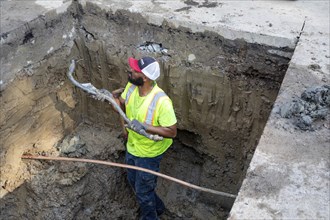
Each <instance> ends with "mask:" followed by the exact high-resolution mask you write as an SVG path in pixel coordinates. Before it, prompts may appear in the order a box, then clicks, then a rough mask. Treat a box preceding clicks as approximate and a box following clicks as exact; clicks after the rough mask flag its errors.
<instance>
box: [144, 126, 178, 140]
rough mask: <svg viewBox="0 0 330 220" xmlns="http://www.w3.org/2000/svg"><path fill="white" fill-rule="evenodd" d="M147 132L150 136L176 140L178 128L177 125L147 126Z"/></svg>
mask: <svg viewBox="0 0 330 220" xmlns="http://www.w3.org/2000/svg"><path fill="white" fill-rule="evenodd" d="M146 132H148V133H150V134H158V135H160V136H163V137H165V138H175V137H176V133H177V128H176V124H174V125H172V126H169V127H161V126H151V125H147V126H146Z"/></svg>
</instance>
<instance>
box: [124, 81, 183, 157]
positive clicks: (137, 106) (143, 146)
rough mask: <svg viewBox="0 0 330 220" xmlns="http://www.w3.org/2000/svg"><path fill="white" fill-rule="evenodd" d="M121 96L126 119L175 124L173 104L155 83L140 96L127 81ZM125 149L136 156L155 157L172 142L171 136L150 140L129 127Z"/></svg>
mask: <svg viewBox="0 0 330 220" xmlns="http://www.w3.org/2000/svg"><path fill="white" fill-rule="evenodd" d="M121 97H122V98H123V99H124V100H125V106H126V115H127V117H128V119H130V120H133V119H136V120H138V121H140V122H143V123H146V124H148V125H153V126H162V127H168V126H172V125H174V124H176V122H177V120H176V117H175V113H174V109H173V104H172V101H171V99H170V98H169V97H168V96H167V95H166V94H165V92H164V91H163V90H162V89H161V88H159V87H158V85H157V84H156V83H155V85H154V88H153V89H152V90H151V91H150V93H149V94H148V95H146V96H144V97H140V95H139V91H138V87H137V86H135V85H133V84H131V83H128V84H127V85H126V88H125V90H124V92H123V93H122V95H121ZM128 132H129V135H128V140H127V151H128V152H129V153H130V154H132V155H134V156H137V157H156V156H159V155H161V154H163V153H164V152H165V151H166V150H167V149H168V148H169V147H170V146H171V144H172V142H173V140H172V139H171V138H164V139H163V140H162V141H153V140H150V139H148V138H146V137H144V136H142V135H140V134H138V133H136V132H134V131H132V130H130V129H128Z"/></svg>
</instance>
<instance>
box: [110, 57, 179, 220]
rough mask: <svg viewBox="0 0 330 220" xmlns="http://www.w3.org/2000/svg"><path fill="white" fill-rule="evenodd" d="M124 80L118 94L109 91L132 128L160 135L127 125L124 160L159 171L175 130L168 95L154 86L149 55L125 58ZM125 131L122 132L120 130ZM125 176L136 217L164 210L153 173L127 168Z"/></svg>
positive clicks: (152, 215)
mask: <svg viewBox="0 0 330 220" xmlns="http://www.w3.org/2000/svg"><path fill="white" fill-rule="evenodd" d="M128 63H129V66H130V70H131V71H129V73H128V83H127V85H126V87H125V90H124V92H123V93H122V94H121V95H120V96H116V94H113V95H114V97H115V99H116V102H117V103H118V104H119V105H120V106H121V108H122V109H123V111H125V113H126V115H127V117H128V119H130V120H131V122H132V126H133V129H137V130H138V131H139V130H145V131H146V132H147V133H150V134H157V135H160V136H163V137H164V139H163V140H161V141H153V140H150V139H148V138H146V137H145V136H142V135H140V134H138V133H136V132H134V131H133V130H131V129H127V130H125V132H128V136H127V137H128V139H127V143H126V147H127V149H126V158H125V160H126V163H127V164H129V165H133V166H138V167H142V168H146V169H150V170H153V171H157V172H158V171H159V165H160V161H161V159H162V157H163V155H164V152H165V151H166V150H167V149H168V148H169V147H170V146H171V144H172V142H173V140H172V138H174V137H175V136H176V133H177V128H176V123H177V120H176V116H175V113H174V109H173V105H172V101H171V99H170V98H169V97H168V96H167V95H166V94H165V92H164V91H163V90H162V89H161V88H159V87H158V85H157V83H156V81H155V80H156V79H158V77H159V76H160V68H159V63H158V62H157V61H156V60H155V59H154V58H152V57H143V58H142V59H139V60H137V59H134V58H129V59H128ZM124 135H125V134H124ZM127 179H128V182H129V184H130V185H131V186H132V188H133V190H134V193H135V195H136V199H137V201H138V203H139V206H140V219H142V220H149V219H150V220H154V219H158V217H159V216H160V215H161V214H162V213H163V212H164V211H165V206H164V203H163V201H162V200H161V199H160V198H159V197H158V195H157V194H156V192H155V188H156V184H157V176H155V175H153V174H150V173H146V172H142V171H137V170H133V169H128V170H127Z"/></svg>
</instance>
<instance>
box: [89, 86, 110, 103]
mask: <svg viewBox="0 0 330 220" xmlns="http://www.w3.org/2000/svg"><path fill="white" fill-rule="evenodd" d="M106 96H110V97H111V93H110V92H109V91H108V90H106V89H100V90H99V93H96V95H94V96H93V98H94V99H96V100H99V101H101V102H103V101H104V100H105V98H106Z"/></svg>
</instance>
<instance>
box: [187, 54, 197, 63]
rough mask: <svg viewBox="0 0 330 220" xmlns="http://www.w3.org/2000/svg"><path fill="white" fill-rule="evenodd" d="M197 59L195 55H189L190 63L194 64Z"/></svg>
mask: <svg viewBox="0 0 330 220" xmlns="http://www.w3.org/2000/svg"><path fill="white" fill-rule="evenodd" d="M195 59H196V56H195V54H189V55H188V61H189V62H192V61H194V60H195Z"/></svg>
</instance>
